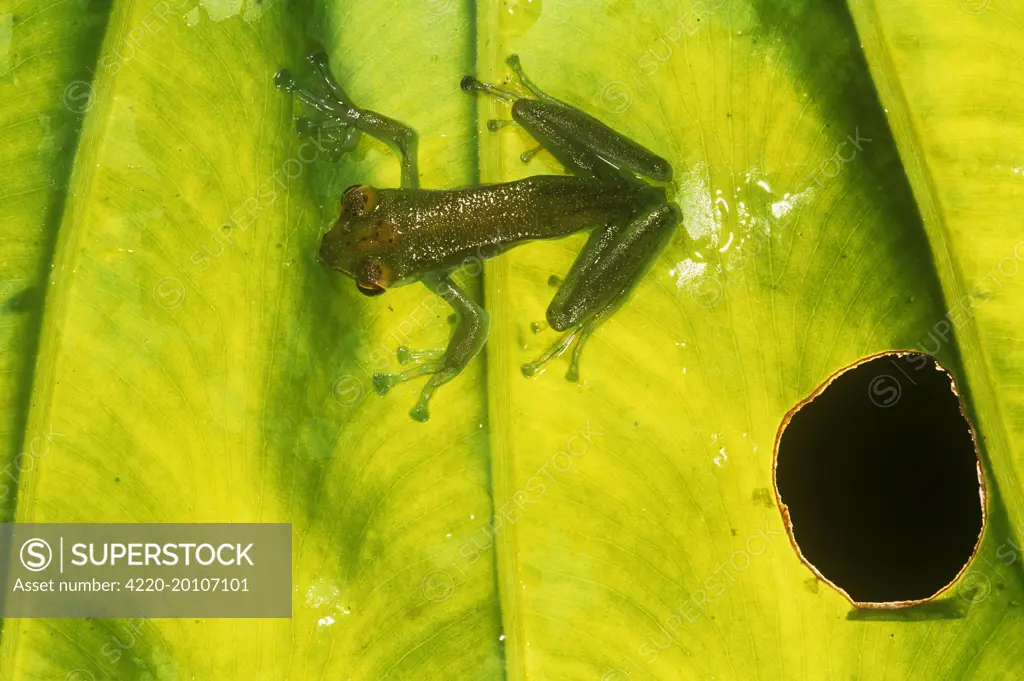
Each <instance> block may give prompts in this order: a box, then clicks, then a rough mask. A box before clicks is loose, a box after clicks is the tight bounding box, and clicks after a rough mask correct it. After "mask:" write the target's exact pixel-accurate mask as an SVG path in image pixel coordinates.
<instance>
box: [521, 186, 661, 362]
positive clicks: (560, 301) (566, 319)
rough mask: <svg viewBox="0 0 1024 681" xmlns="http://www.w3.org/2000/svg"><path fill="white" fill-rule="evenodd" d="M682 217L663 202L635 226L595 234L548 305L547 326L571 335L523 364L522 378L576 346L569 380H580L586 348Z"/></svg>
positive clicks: (619, 224)
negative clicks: (580, 369)
mask: <svg viewBox="0 0 1024 681" xmlns="http://www.w3.org/2000/svg"><path fill="white" fill-rule="evenodd" d="M680 218H681V214H680V212H679V209H678V208H676V207H675V206H674V205H672V204H667V203H664V204H661V205H658V206H657V207H655V208H653V209H649V210H646V211H645V212H643V213H641V214H640V215H639V216H637V217H636V218H635V219H633V220H631V221H619V222H613V223H611V224H609V225H608V226H606V227H604V228H602V229H597V230H594V232H593V233H592V234H591V236H590V239H589V240H588V241H587V244H586V246H584V248H583V250H582V251H580V254H579V256H578V257H577V258H576V261H575V262H574V263H573V265H572V267H571V268H570V269H569V273H568V274H567V275H566V277H565V281H564V282H563V284H562V286H561V288H559V290H558V293H556V294H555V297H554V299H552V301H551V304H550V305H549V306H548V311H547V320H548V324H550V326H551V328H553V329H555V330H556V331H565V332H566V333H565V335H563V336H562V338H560V339H559V340H558V341H557V342H556V343H555V344H554V345H553V346H552V347H551V349H549V350H548V351H547V352H545V353H544V354H543V355H541V356H540V357H539V358H538V359H537V360H535V361H533V362H529V363H527V364H524V365H523V367H522V370H523V374H525V375H526V376H532V375H534V374H536V373H537V371H538V370H539V369H540V368H541V367H542V366H543V365H544V364H545V363H547V362H548V361H550V360H551V359H554V358H555V357H558V356H559V355H561V354H563V353H564V352H566V351H567V350H568V349H569V348H570V347H572V349H573V351H572V360H571V361H570V364H569V370H568V372H567V373H566V375H565V377H566V378H567V379H568V380H570V381H578V380H579V364H580V357H581V356H582V353H583V346H584V345H585V344H586V342H587V341H588V340H589V339H590V337H591V336H592V335H593V334H594V331H596V330H597V329H598V328H599V327H600V325H601V324H602V323H603V322H604V320H606V319H607V318H608V317H610V316H611V315H612V314H613V313H614V312H615V311H616V310H617V309H618V308H619V306H620V305H622V303H624V302H625V300H626V298H627V297H628V294H629V292H630V291H632V289H633V287H634V286H635V285H636V283H637V282H638V281H639V280H640V278H641V277H642V276H643V274H644V272H646V271H647V268H648V267H649V266H650V264H651V262H653V260H654V258H655V256H656V255H657V254H658V252H659V251H660V250H661V246H662V245H663V244H664V242H665V239H666V237H667V236H668V235H669V234H671V233H672V231H673V230H674V229H675V227H676V225H678V224H679V221H680Z"/></svg>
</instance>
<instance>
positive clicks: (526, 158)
mask: <svg viewBox="0 0 1024 681" xmlns="http://www.w3.org/2000/svg"><path fill="white" fill-rule="evenodd" d="M542 151H544V145H540V146H536V147H534V148H533V149H527V150H526V151H524V152H523V153H521V154H519V160H520V161H522V162H523V163H529V162H530V161H532V160H533V157H534V156H536V155H537V154H539V153H540V152H542Z"/></svg>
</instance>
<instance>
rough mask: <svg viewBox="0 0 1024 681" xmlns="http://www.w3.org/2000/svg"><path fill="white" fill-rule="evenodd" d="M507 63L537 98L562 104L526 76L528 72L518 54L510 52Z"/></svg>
mask: <svg viewBox="0 0 1024 681" xmlns="http://www.w3.org/2000/svg"><path fill="white" fill-rule="evenodd" d="M505 63H506V64H508V67H509V68H510V69H512V73H514V74H516V78H518V79H519V82H520V83H522V84H523V87H525V88H526V89H527V90H529V91H530V92H532V93H533V94H534V96H535V97H537V99H541V100H543V101H546V102H551V103H557V104H562V102H561V101H560V100H558V99H555V98H554V97H552V96H551V95H549V94H547V93H546V92H544V91H543V90H541V89H540V88H539V87H537V86H536V85H534V84H533V81H531V80H530V79H529V78H527V77H526V73H525V72H524V71H523V65H522V64H521V63H520V62H519V55H518V54H510V55H509V56H508V59H506V60H505Z"/></svg>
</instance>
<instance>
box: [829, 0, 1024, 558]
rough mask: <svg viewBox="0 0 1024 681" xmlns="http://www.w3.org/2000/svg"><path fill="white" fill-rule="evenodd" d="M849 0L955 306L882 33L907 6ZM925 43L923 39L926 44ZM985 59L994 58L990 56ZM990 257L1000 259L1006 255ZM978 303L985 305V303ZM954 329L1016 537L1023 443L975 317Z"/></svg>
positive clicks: (942, 210) (1000, 507) (957, 292)
mask: <svg viewBox="0 0 1024 681" xmlns="http://www.w3.org/2000/svg"><path fill="white" fill-rule="evenodd" d="M849 2H850V8H851V13H852V15H853V18H854V21H855V23H856V25H857V31H858V34H859V35H860V37H861V40H862V41H863V50H864V53H865V55H866V56H867V58H868V62H869V65H870V67H871V72H872V76H873V78H874V81H875V84H876V87H877V88H878V91H879V95H880V97H881V99H882V101H883V103H884V104H885V106H886V107H887V108H886V112H887V116H888V119H889V124H890V128H891V129H892V131H893V135H894V137H895V139H896V143H897V147H898V149H899V151H900V156H901V158H902V160H903V164H904V167H905V168H906V171H907V175H908V177H909V179H910V183H911V187H912V189H913V192H914V197H915V199H916V201H917V204H918V208H919V210H920V212H921V215H922V218H923V221H924V228H925V233H926V234H927V236H928V240H929V243H930V246H931V250H932V254H933V256H934V258H935V260H936V263H935V264H936V271H937V274H938V276H939V281H940V282H941V285H942V288H943V293H944V296H945V299H946V301H947V306H948V307H949V308H950V310H953V309H955V308H954V306H958V305H959V304H960V303H959V301H961V300H963V299H965V297H966V296H967V295H968V293H969V291H968V288H969V286H970V284H969V283H968V282H967V278H966V277H965V276H964V269H963V267H962V265H961V262H960V261H959V260H958V254H957V247H958V245H960V246H962V245H963V244H962V243H961V244H958V243H957V239H956V237H955V235H954V234H952V233H951V229H950V217H949V210H950V206H949V204H948V203H946V202H945V201H944V196H943V190H942V188H941V185H940V183H939V182H937V180H936V177H935V174H934V172H933V163H934V162H935V161H929V158H928V154H927V152H926V151H925V149H924V145H925V144H926V143H927V144H930V145H931V146H932V147H933V148H934V147H935V146H936V142H937V141H936V140H928V139H927V135H928V133H927V131H926V130H925V129H923V128H922V125H921V124H920V123H919V121H918V117H919V116H920V115H921V114H920V113H918V112H915V107H914V105H912V104H911V101H913V100H912V99H911V98H910V97H909V96H908V94H907V85H905V84H904V82H903V81H902V80H901V77H900V69H899V68H898V67H897V64H896V61H895V59H894V56H893V52H892V50H891V49H890V41H891V38H890V36H889V35H887V31H886V21H887V17H886V16H885V15H886V14H888V20H891V19H892V18H893V17H896V16H898V15H899V12H900V11H901V10H902V9H905V7H901V5H906V3H900V2H897V3H888V5H889V6H888V7H887V9H886V12H885V13H882V12H880V11H879V5H878V0H849ZM945 11H948V12H953V11H956V12H960V13H961V14H962V16H961V17H959V19H960V21H962V22H963V23H964V24H965V25H966V24H967V23H968V22H971V21H984V20H985V19H986V18H985V17H984V16H973V15H971V14H969V13H967V12H963V11H962V10H960V9H959V8H958V7H956V6H954V5H952V4H950V6H949V7H947V8H945ZM990 18H991V17H990ZM1011 26H1013V24H1012V23H1011ZM1003 27H1004V28H1003V29H1002V30H1013V29H1012V28H1007V27H1006V24H1003ZM1015 28H1017V29H1018V33H1020V34H1021V35H1020V37H1021V39H1024V31H1020V30H1019V28H1020V27H1019V26H1016V27H1015ZM926 36H927V34H926ZM927 40H928V38H927V37H926V38H925V41H927ZM922 54H923V53H922ZM986 56H989V58H993V59H994V58H995V57H994V56H992V55H986ZM979 61H980V60H979ZM933 73H935V74H936V77H937V78H942V77H943V76H942V75H941V74H943V73H944V71H943V70H942V69H941V68H939V67H938V65H936V68H934V69H933ZM940 115H941V114H940ZM980 227H981V226H980V225H979V228H980ZM1004 245H1005V244H1004ZM1009 248H1011V249H1012V248H1013V243H1010V244H1009ZM989 255H990V256H991V257H994V258H997V259H998V258H1000V257H1002V256H1003V255H1004V254H1003V253H998V254H989ZM1002 295H1010V294H1008V293H1004V294H1002ZM951 301H952V302H951ZM981 305H984V301H983V302H982V303H981ZM983 312H984V311H983V310H982V313H983ZM982 323H983V322H982ZM953 334H954V337H955V339H956V344H957V346H958V347H959V349H960V357H961V361H962V362H963V365H964V370H965V372H966V374H967V379H968V380H967V381H966V383H967V385H966V389H965V390H963V392H964V393H965V396H966V397H967V400H968V408H969V411H970V413H971V416H972V418H973V419H974V421H975V423H977V424H979V430H980V432H981V433H983V434H984V437H983V438H982V441H981V442H979V445H980V446H981V449H982V452H983V454H984V456H983V462H984V463H985V464H986V466H985V467H986V472H987V478H988V484H989V486H990V493H992V496H994V497H995V498H997V499H998V500H999V501H1000V502H1001V503H999V504H996V505H993V504H991V503H990V504H989V508H990V511H991V512H992V513H994V514H999V515H1002V514H1004V513H1005V514H1006V515H1007V516H1008V521H1009V522H1008V523H1007V526H1006V530H1007V531H1009V532H1010V533H1011V535H1012V536H1018V535H1019V528H1020V527H1021V526H1022V524H1024V496H1022V495H1021V494H1020V489H1021V484H1020V479H1021V475H1020V471H1018V469H1017V464H1016V463H1015V462H1016V461H1019V460H1020V455H1019V449H1020V448H1019V447H1014V446H1013V445H1012V444H1011V442H1012V438H1011V437H1010V433H1009V432H1008V428H1007V423H1006V421H1005V418H1004V409H1003V407H1002V405H1001V404H1000V399H999V396H998V394H997V392H996V390H995V388H994V382H993V376H992V375H991V373H990V371H989V366H988V363H987V362H986V353H989V352H991V351H992V349H991V348H989V347H987V346H986V343H985V342H984V340H983V338H982V334H981V333H980V332H979V326H978V321H977V318H975V320H974V321H972V322H971V323H966V324H960V325H958V326H957V327H956V329H955V331H954V332H953ZM999 491H1001V493H1000V492H999ZM1001 539H1005V537H1001ZM1017 572H1018V576H1019V577H1024V572H1021V571H1020V568H1018V570H1017Z"/></svg>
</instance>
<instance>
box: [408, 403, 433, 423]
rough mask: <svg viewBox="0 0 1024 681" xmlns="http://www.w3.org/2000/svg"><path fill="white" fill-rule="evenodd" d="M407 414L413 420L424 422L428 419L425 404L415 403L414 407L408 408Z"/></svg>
mask: <svg viewBox="0 0 1024 681" xmlns="http://www.w3.org/2000/svg"><path fill="white" fill-rule="evenodd" d="M409 416H411V417H412V420H413V421H419V422H420V423H426V422H427V421H428V420H430V412H429V411H428V410H427V405H425V404H417V405H416V406H415V407H413V408H412V409H410V410H409Z"/></svg>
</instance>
